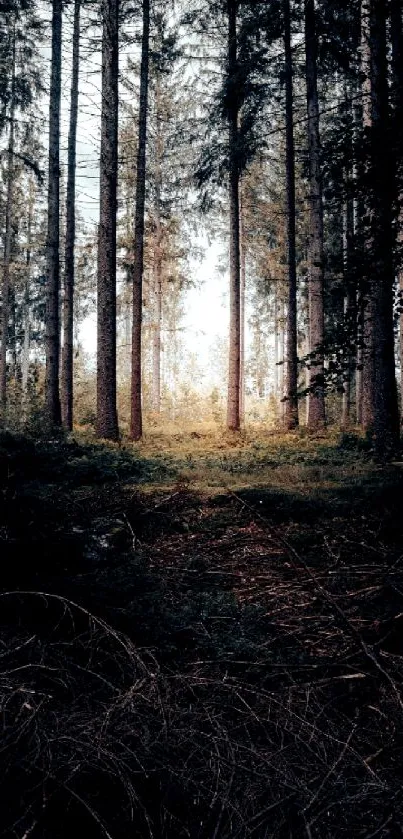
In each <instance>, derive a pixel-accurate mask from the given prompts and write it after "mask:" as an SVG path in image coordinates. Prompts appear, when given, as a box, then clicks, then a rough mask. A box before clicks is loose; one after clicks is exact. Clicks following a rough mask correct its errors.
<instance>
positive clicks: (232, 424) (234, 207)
mask: <svg viewBox="0 0 403 839" xmlns="http://www.w3.org/2000/svg"><path fill="white" fill-rule="evenodd" d="M237 3H238V0H228V6H227V10H228V92H227V97H228V98H227V117H228V129H229V215H230V218H229V222H230V230H229V233H230V325H229V359H228V402H227V427H228V428H229V429H230V430H231V431H238V430H239V428H240V410H239V407H240V405H239V403H240V399H239V396H240V362H241V359H240V355H241V353H240V345H241V341H240V333H241V306H240V249H239V162H238V115H239V101H238V92H237Z"/></svg>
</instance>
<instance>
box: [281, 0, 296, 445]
mask: <svg viewBox="0 0 403 839" xmlns="http://www.w3.org/2000/svg"><path fill="white" fill-rule="evenodd" d="M283 16H284V54H285V65H284V70H285V120H286V151H285V153H286V161H285V166H286V194H285V201H286V205H285V211H286V247H287V280H288V300H287V350H286V393H285V396H286V402H285V407H284V411H285V416H284V424H285V427H286V429H287V430H288V431H291V430H292V429H293V428H296V427H297V426H298V396H297V393H298V348H297V341H298V338H297V263H296V247H295V151H294V118H293V68H292V53H291V22H290V0H283Z"/></svg>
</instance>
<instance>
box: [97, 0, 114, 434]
mask: <svg viewBox="0 0 403 839" xmlns="http://www.w3.org/2000/svg"><path fill="white" fill-rule="evenodd" d="M118 17H119V0H102V23H103V32H102V112H101V167H100V217H99V230H98V338H97V342H98V347H97V423H96V427H97V434H98V436H99V437H103V438H105V439H109V440H116V439H118V437H119V429H118V419H117V410H116V211H117V200H116V193H117V164H118V73H119V58H118V43H119V27H118Z"/></svg>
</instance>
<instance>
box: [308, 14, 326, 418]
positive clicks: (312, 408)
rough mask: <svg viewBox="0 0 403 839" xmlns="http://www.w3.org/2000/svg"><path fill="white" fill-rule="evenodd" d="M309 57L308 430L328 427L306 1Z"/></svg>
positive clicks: (312, 60)
mask: <svg viewBox="0 0 403 839" xmlns="http://www.w3.org/2000/svg"><path fill="white" fill-rule="evenodd" d="M304 10H305V56H306V89H307V112H308V159H309V196H308V200H309V217H310V230H309V245H308V272H309V336H310V338H309V351H310V364H309V367H310V374H309V388H310V393H309V403H308V428H309V429H311V430H312V431H316V430H317V429H319V428H321V427H323V425H324V424H325V419H326V417H325V396H324V359H323V340H324V303H323V273H324V269H323V203H322V174H321V161H320V135H319V102H318V90H317V50H318V44H317V33H316V14H315V3H314V0H305V2H304Z"/></svg>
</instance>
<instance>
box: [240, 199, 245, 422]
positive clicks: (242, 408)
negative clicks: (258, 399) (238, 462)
mask: <svg viewBox="0 0 403 839" xmlns="http://www.w3.org/2000/svg"><path fill="white" fill-rule="evenodd" d="M239 241H240V248H239V249H240V304H239V308H240V347H239V368H240V369H239V416H240V421H241V422H245V298H246V238H245V222H244V209H243V202H242V187H241V189H240V208H239Z"/></svg>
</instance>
